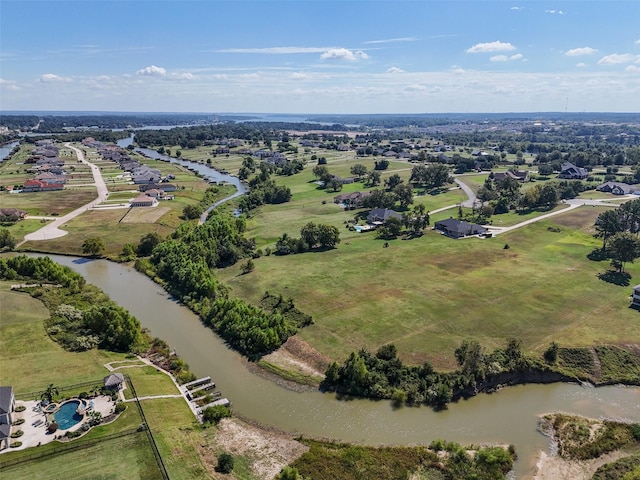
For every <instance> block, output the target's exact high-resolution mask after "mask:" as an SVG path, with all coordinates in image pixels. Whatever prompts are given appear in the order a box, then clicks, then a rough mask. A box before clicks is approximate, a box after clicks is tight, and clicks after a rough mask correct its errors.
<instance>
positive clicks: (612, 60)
mask: <svg viewBox="0 0 640 480" xmlns="http://www.w3.org/2000/svg"><path fill="white" fill-rule="evenodd" d="M638 59H640V55H632V54H630V53H612V54H611V55H607V56H604V57H602V58H601V59H600V60H598V65H618V64H621V63H631V62H633V61H637V60H638Z"/></svg>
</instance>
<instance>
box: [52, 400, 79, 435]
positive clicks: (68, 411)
mask: <svg viewBox="0 0 640 480" xmlns="http://www.w3.org/2000/svg"><path fill="white" fill-rule="evenodd" d="M79 406H80V401H79V400H69V401H68V402H65V403H63V404H62V405H60V408H59V409H58V410H57V411H56V413H54V414H53V418H54V419H55V421H56V423H57V424H58V428H59V429H60V430H67V429H69V428H71V427H73V426H74V425H76V424H78V423H80V422H81V421H82V418H83V415H80V414H79V413H78V407H79Z"/></svg>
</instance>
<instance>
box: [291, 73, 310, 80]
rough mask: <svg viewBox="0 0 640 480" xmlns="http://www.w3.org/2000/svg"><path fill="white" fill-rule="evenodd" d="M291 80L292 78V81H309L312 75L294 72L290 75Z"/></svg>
mask: <svg viewBox="0 0 640 480" xmlns="http://www.w3.org/2000/svg"><path fill="white" fill-rule="evenodd" d="M289 78H291V79H292V80H309V79H310V78H311V75H309V74H308V73H305V72H293V73H292V74H291V75H289Z"/></svg>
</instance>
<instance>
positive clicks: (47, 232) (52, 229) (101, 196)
mask: <svg viewBox="0 0 640 480" xmlns="http://www.w3.org/2000/svg"><path fill="white" fill-rule="evenodd" d="M64 145H65V147H67V148H70V149H71V150H73V151H74V152H75V153H76V156H77V157H78V160H80V161H81V162H82V163H84V164H85V165H88V166H89V167H90V168H91V173H92V175H93V182H94V183H93V184H92V185H95V186H96V190H97V193H98V196H97V197H96V198H95V200H92V201H91V202H89V203H87V204H86V205H83V206H82V207H80V208H76V209H75V210H74V211H73V212H71V213H67V214H66V215H64V216H62V217H55V220H53V221H52V222H49V223H47V224H46V225H45V226H43V227H42V228H41V229H40V230H36V231H35V232H33V233H29V234H27V235H25V237H24V240H23V241H22V242H20V243H19V244H18V245H17V246H18V247H19V246H20V245H22V244H23V243H24V242H27V241H40V240H49V239H52V238H59V237H63V236H65V235H66V234H67V233H68V232H67V231H66V230H62V229H61V228H60V227H61V226H63V225H64V224H65V223H67V222H68V221H69V220H72V219H74V218H76V217H77V216H78V215H80V214H82V213H84V212H86V211H87V210H89V209H90V208H94V207H95V206H96V205H98V204H100V203H101V202H104V201H105V200H106V199H107V197H108V195H109V190H108V189H107V184H106V183H105V182H104V179H103V178H102V173H100V169H99V168H98V167H97V166H95V165H94V164H93V163H89V162H88V161H87V160H86V159H85V158H84V153H83V152H82V150H80V149H79V148H76V147H72V146H71V145H70V144H69V143H65V144H64ZM28 218H42V217H28Z"/></svg>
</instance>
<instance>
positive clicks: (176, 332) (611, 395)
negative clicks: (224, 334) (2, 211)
mask: <svg viewBox="0 0 640 480" xmlns="http://www.w3.org/2000/svg"><path fill="white" fill-rule="evenodd" d="M51 257H52V258H53V259H54V260H55V261H57V262H59V263H61V264H63V265H67V266H69V267H71V268H72V269H73V270H75V271H76V272H78V273H80V274H82V275H83V276H84V277H85V278H86V279H87V281H89V282H90V283H93V284H95V285H97V286H98V287H100V288H101V289H102V290H104V291H105V292H106V293H107V294H108V295H110V296H111V298H112V299H113V300H115V301H116V302H117V303H118V304H120V305H122V306H123V307H125V308H127V309H128V310H129V311H130V312H131V313H132V314H133V315H135V316H136V317H137V318H138V319H139V320H140V322H141V324H142V325H143V326H144V327H147V328H149V329H150V330H151V332H152V334H153V335H154V336H158V337H160V338H163V339H164V340H166V341H167V342H169V344H170V345H171V346H172V347H173V348H175V349H176V351H177V353H178V354H179V355H180V356H182V357H183V358H184V359H185V360H186V361H187V362H188V363H189V365H190V366H191V369H192V371H193V372H194V373H195V374H196V375H198V376H205V375H210V376H211V377H212V378H213V380H214V381H215V382H216V384H217V386H218V388H219V389H220V390H221V391H222V393H223V394H224V396H225V397H228V398H229V399H230V400H231V401H232V402H233V408H234V410H235V411H236V412H238V413H240V414H242V415H243V416H246V417H248V418H251V419H254V420H257V421H259V422H261V423H263V424H267V425H274V426H277V427H279V428H281V429H283V430H287V431H292V432H300V433H305V434H308V435H314V436H322V437H329V438H334V439H339V440H345V441H350V442H356V443H364V444H374V445H377V444H404V445H407V444H428V443H429V442H430V441H432V440H434V439H436V438H442V439H446V440H453V441H457V442H461V443H483V442H492V443H493V442H496V443H503V444H511V443H512V444H514V445H515V446H516V449H517V451H518V454H519V460H518V463H517V465H516V471H515V473H516V475H517V478H527V477H528V476H530V475H531V473H532V471H533V468H534V464H535V458H536V455H537V453H538V451H540V450H543V449H545V448H546V447H547V443H548V442H547V439H546V438H545V437H543V436H542V435H541V434H539V433H538V432H537V431H536V426H537V417H538V415H540V414H542V413H546V412H554V411H564V412H569V413H575V414H580V415H585V416H589V417H594V418H600V417H615V418H626V419H631V420H633V421H636V422H640V388H625V387H601V388H592V387H584V386H581V385H575V384H561V383H558V384H551V385H522V386H517V387H511V388H505V389H503V390H501V391H499V392H498V393H494V394H491V395H487V394H482V395H478V396H477V397H474V398H471V399H469V400H466V401H459V402H457V403H453V404H451V405H450V406H449V408H448V409H447V410H445V411H441V412H434V411H433V410H431V409H430V408H426V407H420V408H400V409H393V408H392V406H391V403H390V402H389V401H371V400H366V399H351V400H337V399H336V397H335V395H334V394H329V393H326V394H323V393H320V392H304V393H298V392H293V391H290V390H287V389H284V388H282V387H280V386H278V385H276V384H274V383H273V382H271V381H269V380H266V379H263V378H262V377H260V376H257V375H255V374H253V373H251V372H250V371H249V370H248V369H247V366H246V361H245V360H244V359H243V358H242V357H241V356H240V355H238V354H237V353H235V352H234V351H232V350H230V349H228V348H227V347H226V346H225V345H224V343H223V342H222V341H221V340H220V339H219V338H218V337H217V336H216V335H215V334H214V333H213V332H212V331H211V330H210V329H208V328H206V327H204V326H203V325H202V324H201V323H200V321H199V319H198V318H197V316H196V315H194V314H193V313H192V312H190V311H189V310H188V309H187V308H185V307H182V306H180V305H179V304H177V303H176V302H174V301H172V300H171V299H170V298H168V296H167V295H166V293H165V292H164V291H163V290H162V289H161V288H160V287H159V286H157V285H156V284H154V283H153V282H152V281H151V280H149V279H148V278H147V277H145V276H144V275H142V274H140V273H138V272H136V271H135V270H133V269H131V268H128V267H127V266H124V265H121V264H116V263H112V262H109V261H106V260H86V259H80V258H76V257H66V256H58V255H51Z"/></svg>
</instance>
